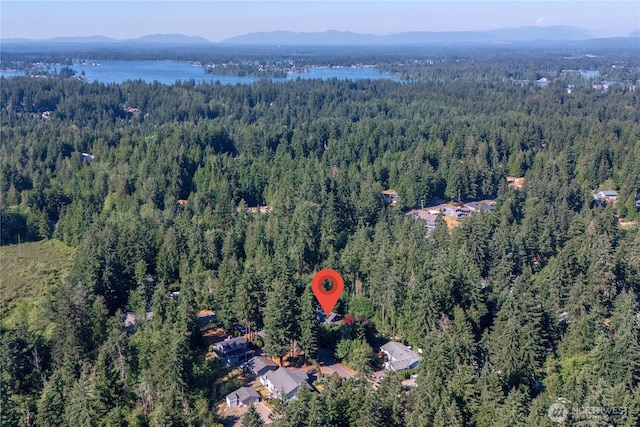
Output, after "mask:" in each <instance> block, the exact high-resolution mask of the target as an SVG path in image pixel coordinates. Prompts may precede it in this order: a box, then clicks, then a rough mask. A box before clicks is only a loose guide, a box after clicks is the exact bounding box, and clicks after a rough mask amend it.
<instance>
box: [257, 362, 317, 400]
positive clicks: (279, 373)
mask: <svg viewBox="0 0 640 427" xmlns="http://www.w3.org/2000/svg"><path fill="white" fill-rule="evenodd" d="M308 381H309V375H308V374H307V373H306V372H305V371H304V370H303V369H286V368H279V369H276V370H275V371H268V372H267V373H266V374H264V375H262V376H261V377H260V382H261V383H262V385H264V386H265V387H267V389H269V393H270V394H271V396H273V397H276V398H281V399H283V400H285V401H287V400H291V399H293V398H294V397H295V395H296V393H297V392H298V390H299V389H300V387H307V388H308V389H309V390H312V388H311V385H309V382H308Z"/></svg>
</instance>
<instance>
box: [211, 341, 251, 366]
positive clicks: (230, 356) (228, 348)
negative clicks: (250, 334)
mask: <svg viewBox="0 0 640 427" xmlns="http://www.w3.org/2000/svg"><path fill="white" fill-rule="evenodd" d="M214 350H215V352H216V355H217V356H218V358H219V359H221V360H222V361H224V363H226V364H227V365H229V366H238V365H240V364H241V363H244V362H246V361H247V360H249V359H251V358H252V357H253V354H254V351H253V350H251V349H249V344H248V343H247V339H246V338H245V337H238V338H231V337H229V338H227V339H226V340H224V341H220V342H219V343H217V344H216V346H215V348H214Z"/></svg>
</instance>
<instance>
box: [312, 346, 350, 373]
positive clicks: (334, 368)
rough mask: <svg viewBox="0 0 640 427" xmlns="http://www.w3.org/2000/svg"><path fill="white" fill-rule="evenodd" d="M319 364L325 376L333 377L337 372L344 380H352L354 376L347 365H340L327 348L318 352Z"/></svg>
mask: <svg viewBox="0 0 640 427" xmlns="http://www.w3.org/2000/svg"><path fill="white" fill-rule="evenodd" d="M318 362H319V363H320V366H321V367H322V373H324V374H328V375H331V374H332V373H334V372H335V373H336V374H338V375H340V376H341V377H342V378H351V377H352V376H353V371H352V370H351V369H349V367H347V366H346V365H344V364H342V363H339V362H338V361H337V360H336V359H335V358H334V357H333V355H332V354H331V352H330V351H329V350H327V349H326V348H321V349H320V350H318Z"/></svg>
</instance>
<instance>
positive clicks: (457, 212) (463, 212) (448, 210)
mask: <svg viewBox="0 0 640 427" xmlns="http://www.w3.org/2000/svg"><path fill="white" fill-rule="evenodd" d="M444 213H445V215H449V216H451V217H454V218H455V219H460V218H464V217H466V216H469V215H471V210H470V209H469V208H466V207H464V206H455V205H446V206H445V207H444Z"/></svg>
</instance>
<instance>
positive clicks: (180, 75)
mask: <svg viewBox="0 0 640 427" xmlns="http://www.w3.org/2000/svg"><path fill="white" fill-rule="evenodd" d="M96 64H100V65H92V64H90V63H87V64H82V65H81V64H74V65H72V66H71V67H70V68H72V69H73V70H75V71H76V73H77V75H80V73H81V72H82V71H84V73H85V80H86V81H87V82H93V81H98V82H102V83H122V82H124V81H126V80H138V79H141V80H144V81H145V82H149V83H150V82H153V81H158V82H160V83H163V84H173V83H175V82H176V81H177V80H180V81H185V80H191V79H193V80H195V81H196V82H197V83H200V82H203V81H204V82H216V81H219V82H220V83H221V84H229V85H235V84H238V83H241V84H247V83H253V82H255V81H258V80H261V78H258V77H237V76H216V75H213V74H205V72H204V68H203V67H201V66H194V65H191V64H190V63H188V62H177V61H100V62H96ZM60 67H61V66H57V67H52V68H58V69H60ZM21 74H22V73H16V72H7V71H1V72H0V75H2V76H7V77H9V76H15V75H21ZM297 78H302V79H324V80H327V79H332V78H337V79H346V80H360V79H389V80H395V81H400V79H399V78H398V77H397V76H394V75H393V74H386V73H380V72H378V71H376V70H375V69H373V68H310V69H309V71H308V72H306V73H289V74H288V75H287V77H286V78H272V79H271V80H272V81H276V82H277V81H282V82H284V81H287V80H295V79H297Z"/></svg>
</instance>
